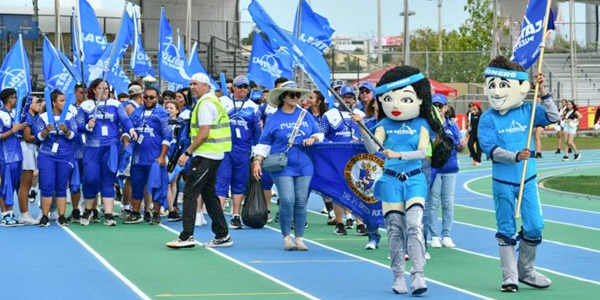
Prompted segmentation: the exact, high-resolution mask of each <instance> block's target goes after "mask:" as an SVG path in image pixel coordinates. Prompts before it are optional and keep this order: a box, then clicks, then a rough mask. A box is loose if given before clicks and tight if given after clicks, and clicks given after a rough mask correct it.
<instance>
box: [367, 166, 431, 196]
mask: <svg viewBox="0 0 600 300" xmlns="http://www.w3.org/2000/svg"><path fill="white" fill-rule="evenodd" d="M373 196H374V197H375V198H376V199H380V200H381V201H386V202H407V201H408V200H410V199H413V198H417V197H420V198H423V199H426V198H427V182H426V179H425V175H424V174H423V173H420V174H417V175H415V176H411V177H409V178H408V180H406V181H404V182H402V181H400V180H398V179H397V178H395V177H392V176H390V175H386V174H383V175H381V177H379V179H378V180H377V181H376V182H375V186H374V187H373Z"/></svg>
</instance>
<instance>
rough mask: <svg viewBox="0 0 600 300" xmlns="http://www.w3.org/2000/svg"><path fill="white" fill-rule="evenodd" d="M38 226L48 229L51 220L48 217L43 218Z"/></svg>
mask: <svg viewBox="0 0 600 300" xmlns="http://www.w3.org/2000/svg"><path fill="white" fill-rule="evenodd" d="M38 226H40V227H48V226H50V219H48V216H42V218H41V219H40V223H39V224H38Z"/></svg>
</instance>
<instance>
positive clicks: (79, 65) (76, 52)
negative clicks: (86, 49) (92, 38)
mask: <svg viewBox="0 0 600 300" xmlns="http://www.w3.org/2000/svg"><path fill="white" fill-rule="evenodd" d="M71 20H72V21H71V51H72V53H73V68H74V69H75V71H76V72H77V74H79V77H78V78H79V79H78V81H81V82H83V78H88V76H89V72H88V70H87V67H85V64H84V63H83V61H82V60H81V45H80V44H79V43H80V42H81V40H80V39H79V34H80V31H79V29H78V28H77V20H76V18H75V15H72V16H71Z"/></svg>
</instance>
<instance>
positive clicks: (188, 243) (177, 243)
mask: <svg viewBox="0 0 600 300" xmlns="http://www.w3.org/2000/svg"><path fill="white" fill-rule="evenodd" d="M195 246H196V242H195V241H194V237H193V236H190V237H189V238H188V239H187V240H184V241H182V240H180V239H176V240H174V241H171V242H168V243H167V247H169V248H173V249H179V248H192V247H195Z"/></svg>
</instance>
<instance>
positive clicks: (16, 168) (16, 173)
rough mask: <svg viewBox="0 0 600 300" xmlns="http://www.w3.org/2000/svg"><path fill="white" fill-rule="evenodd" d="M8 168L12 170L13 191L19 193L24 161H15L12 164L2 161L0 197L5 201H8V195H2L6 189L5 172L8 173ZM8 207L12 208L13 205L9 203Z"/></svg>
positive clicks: (0, 166)
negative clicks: (4, 188)
mask: <svg viewBox="0 0 600 300" xmlns="http://www.w3.org/2000/svg"><path fill="white" fill-rule="evenodd" d="M6 168H10V179H11V183H12V191H17V190H18V189H19V181H20V180H21V172H22V171H23V169H22V168H23V161H15V162H11V163H5V162H3V161H0V197H2V198H4V201H6V195H3V194H2V190H3V187H4V172H5V171H6ZM15 199H16V198H15ZM7 205H8V206H11V205H12V203H11V204H8V203H7Z"/></svg>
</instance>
